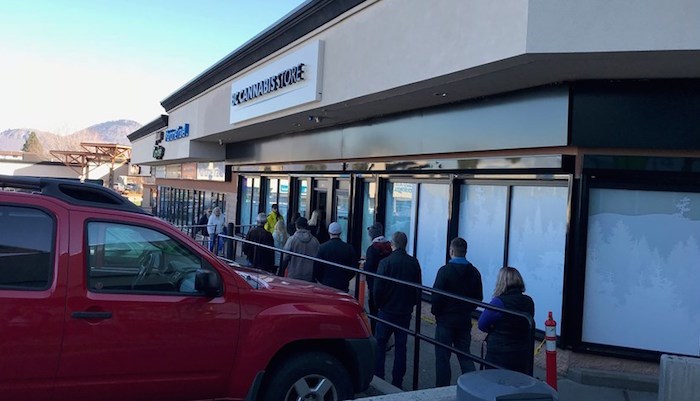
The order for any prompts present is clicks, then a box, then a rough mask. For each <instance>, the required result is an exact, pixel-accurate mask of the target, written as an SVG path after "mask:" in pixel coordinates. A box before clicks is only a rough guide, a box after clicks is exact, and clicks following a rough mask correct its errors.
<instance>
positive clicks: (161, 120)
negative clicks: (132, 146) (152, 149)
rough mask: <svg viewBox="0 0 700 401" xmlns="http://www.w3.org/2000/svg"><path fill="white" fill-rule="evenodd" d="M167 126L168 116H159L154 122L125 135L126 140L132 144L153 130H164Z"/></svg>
mask: <svg viewBox="0 0 700 401" xmlns="http://www.w3.org/2000/svg"><path fill="white" fill-rule="evenodd" d="M167 126H168V115H167V114H161V115H160V117H158V118H156V119H155V120H153V121H151V122H150V123H148V124H146V125H144V126H143V127H141V128H139V129H137V130H136V131H134V132H132V133H131V134H129V135H127V136H126V137H127V139H129V141H130V142H133V141H135V140H137V139H141V138H143V137H144V136H146V135H149V134H150V133H152V132H153V131H155V130H159V129H161V128H165V127H167Z"/></svg>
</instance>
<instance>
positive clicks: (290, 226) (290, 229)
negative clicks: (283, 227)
mask: <svg viewBox="0 0 700 401" xmlns="http://www.w3.org/2000/svg"><path fill="white" fill-rule="evenodd" d="M289 214H291V212H290V213H289ZM289 214H287V218H288V220H287V234H289V235H290V236H292V235H294V232H295V231H296V230H297V226H296V222H297V219H298V218H299V217H301V215H300V214H299V212H294V214H292V217H291V218H289Z"/></svg>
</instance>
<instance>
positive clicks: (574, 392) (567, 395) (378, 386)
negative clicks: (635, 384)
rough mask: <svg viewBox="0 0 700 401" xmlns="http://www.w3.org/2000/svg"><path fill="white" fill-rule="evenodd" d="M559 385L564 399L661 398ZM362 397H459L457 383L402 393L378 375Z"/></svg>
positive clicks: (383, 400)
mask: <svg viewBox="0 0 700 401" xmlns="http://www.w3.org/2000/svg"><path fill="white" fill-rule="evenodd" d="M558 387H559V388H558V395H559V400H560V401H657V400H658V394H657V393H656V392H647V391H635V390H629V389H620V388H612V387H606V386H592V385H586V384H581V383H577V382H575V381H573V380H571V379H567V378H559V380H558ZM358 396H360V397H363V398H357V399H356V400H358V401H359V400H363V401H370V400H373V401H454V400H456V399H457V386H449V387H441V388H435V389H426V390H417V391H406V392H402V391H401V390H400V389H398V388H396V387H394V386H392V385H391V384H389V383H387V382H385V381H384V380H381V379H378V378H376V377H375V378H374V380H373V381H372V385H371V386H370V389H369V390H368V391H367V392H366V393H365V394H360V395H358Z"/></svg>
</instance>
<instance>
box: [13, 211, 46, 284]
mask: <svg viewBox="0 0 700 401" xmlns="http://www.w3.org/2000/svg"><path fill="white" fill-rule="evenodd" d="M54 231H55V229H54V220H53V218H51V216H49V215H48V214H47V213H45V212H43V211H41V210H38V209H31V208H25V207H16V206H0V288H3V289H27V290H41V289H46V288H48V287H49V285H50V284H51V272H52V271H53V270H52V268H51V266H52V264H53V263H52V262H53V252H52V250H53V238H54Z"/></svg>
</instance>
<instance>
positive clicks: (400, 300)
mask: <svg viewBox="0 0 700 401" xmlns="http://www.w3.org/2000/svg"><path fill="white" fill-rule="evenodd" d="M407 244H408V238H407V237H406V234H405V233H403V232H401V231H397V232H395V233H394V234H393V235H392V236H391V249H392V250H393V252H391V255H389V256H387V257H386V258H384V259H383V260H382V261H381V262H380V263H379V269H378V270H377V273H378V274H380V275H382V276H387V277H391V278H394V279H398V280H403V281H408V282H411V283H415V284H418V285H420V284H421V282H422V281H421V280H422V279H421V269H420V264H419V263H418V260H417V259H416V258H414V257H413V256H411V255H409V254H408V253H406V245H407ZM373 291H374V299H375V300H376V303H377V307H378V308H379V313H378V316H379V318H380V319H382V320H386V321H387V322H390V323H393V324H395V325H397V326H399V327H402V328H404V329H406V330H408V328H409V325H410V324H411V316H412V314H413V309H414V308H415V306H416V305H419V304H420V301H421V299H420V290H419V289H417V288H413V287H410V286H408V285H405V284H401V283H395V282H391V281H389V280H383V279H381V278H377V279H376V280H375V282H374V289H373ZM376 329H377V334H376V337H377V343H378V345H379V352H377V359H376V365H375V369H374V374H375V375H376V376H377V377H379V378H380V379H384V369H385V362H386V352H382V350H386V344H387V342H388V341H389V337H391V335H392V334H393V335H394V367H393V370H392V380H391V384H393V385H394V386H396V387H398V388H403V377H404V375H405V374H406V342H407V339H408V333H407V332H405V331H403V330H397V329H395V328H394V327H392V326H389V325H387V324H385V323H382V322H377V327H376Z"/></svg>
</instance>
